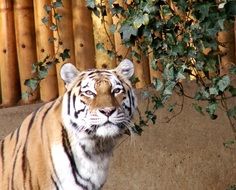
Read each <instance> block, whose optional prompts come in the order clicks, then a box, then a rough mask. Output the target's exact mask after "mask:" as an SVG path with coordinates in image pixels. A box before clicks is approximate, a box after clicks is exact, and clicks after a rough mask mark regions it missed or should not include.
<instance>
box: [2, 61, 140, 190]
mask: <svg viewBox="0 0 236 190" xmlns="http://www.w3.org/2000/svg"><path fill="white" fill-rule="evenodd" d="M133 74H134V65H133V63H132V62H131V61H130V60H128V59H124V60H123V61H121V62H120V63H119V65H118V66H117V67H116V68H114V69H90V70H86V71H79V70H78V69H77V68H76V67H75V66H74V65H73V64H71V63H65V64H64V65H63V66H62V67H61V69H60V76H61V78H62V80H63V81H64V84H65V93H64V94H63V95H62V96H59V97H58V98H57V99H55V100H54V101H51V102H48V103H45V104H44V105H42V106H41V107H40V108H38V109H37V110H36V111H34V112H33V113H31V114H30V115H29V116H27V117H26V118H25V120H24V121H23V122H22V124H21V126H20V127H19V128H17V129H16V130H15V131H13V132H12V133H10V134H9V135H7V136H6V137H5V138H4V139H2V140H1V141H0V189H1V190H100V189H102V187H103V186H104V183H105V181H106V178H107V175H108V169H109V163H110V160H111V157H112V155H113V150H114V147H115V146H116V145H117V142H118V140H119V139H120V138H121V137H122V136H123V135H124V134H125V133H132V123H133V122H132V118H133V114H134V112H135V110H136V107H137V100H136V96H135V93H134V89H133V87H132V84H131V82H130V78H131V76H132V75H133Z"/></svg>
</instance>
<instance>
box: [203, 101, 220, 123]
mask: <svg viewBox="0 0 236 190" xmlns="http://www.w3.org/2000/svg"><path fill="white" fill-rule="evenodd" d="M217 107H218V103H217V102H216V101H211V102H209V104H208V106H207V107H206V112H207V113H209V115H210V116H211V119H216V118H217V115H215V112H216V109H217Z"/></svg>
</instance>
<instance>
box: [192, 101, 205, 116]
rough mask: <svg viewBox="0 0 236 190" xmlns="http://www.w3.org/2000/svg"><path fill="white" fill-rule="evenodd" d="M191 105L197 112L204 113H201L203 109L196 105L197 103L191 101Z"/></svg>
mask: <svg viewBox="0 0 236 190" xmlns="http://www.w3.org/2000/svg"><path fill="white" fill-rule="evenodd" d="M192 105H193V107H194V109H195V110H196V111H197V112H199V113H200V114H202V115H204V113H203V110H202V107H201V106H199V105H198V104H196V103H193V104H192Z"/></svg>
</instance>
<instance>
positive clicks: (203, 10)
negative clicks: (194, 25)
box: [195, 2, 211, 21]
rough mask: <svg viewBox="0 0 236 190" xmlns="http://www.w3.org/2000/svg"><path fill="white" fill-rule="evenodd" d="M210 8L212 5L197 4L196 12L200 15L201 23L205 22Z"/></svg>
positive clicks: (198, 16)
mask: <svg viewBox="0 0 236 190" xmlns="http://www.w3.org/2000/svg"><path fill="white" fill-rule="evenodd" d="M210 6H211V4H210V3H207V2H205V3H198V4H196V6H195V10H196V11H197V12H198V13H199V15H197V18H198V19H199V20H200V21H203V20H204V19H205V18H206V17H208V15H209V9H210Z"/></svg>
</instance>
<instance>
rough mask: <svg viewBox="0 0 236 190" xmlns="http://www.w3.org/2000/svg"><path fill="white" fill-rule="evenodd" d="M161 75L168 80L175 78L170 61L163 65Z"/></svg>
mask: <svg viewBox="0 0 236 190" xmlns="http://www.w3.org/2000/svg"><path fill="white" fill-rule="evenodd" d="M163 77H164V78H165V79H166V80H168V81H170V80H174V79H175V71H174V66H173V64H172V63H168V64H167V65H166V66H165V69H164V72H163Z"/></svg>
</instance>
